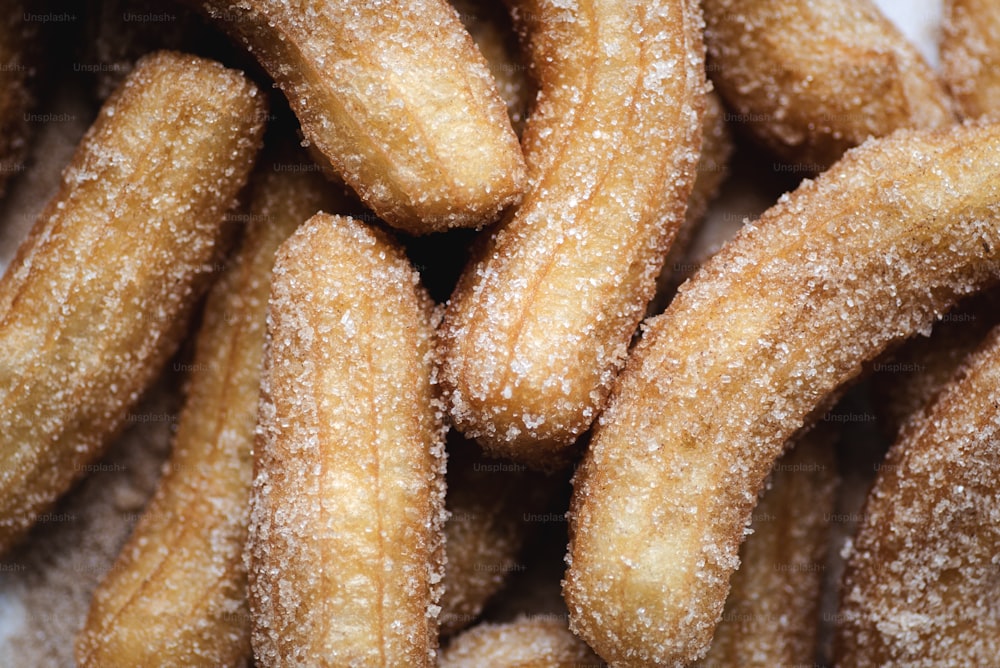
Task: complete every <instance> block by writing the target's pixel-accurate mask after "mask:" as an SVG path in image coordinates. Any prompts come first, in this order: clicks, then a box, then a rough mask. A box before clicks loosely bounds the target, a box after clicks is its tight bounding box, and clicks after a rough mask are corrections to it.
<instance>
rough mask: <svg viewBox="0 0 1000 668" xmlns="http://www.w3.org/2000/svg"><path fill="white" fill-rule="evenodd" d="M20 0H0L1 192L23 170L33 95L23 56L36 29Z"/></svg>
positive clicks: (26, 61) (30, 70) (28, 63)
mask: <svg viewBox="0 0 1000 668" xmlns="http://www.w3.org/2000/svg"><path fill="white" fill-rule="evenodd" d="M24 9H25V8H24V4H23V3H22V2H21V1H20V0H3V1H2V2H0V195H3V193H4V190H5V188H6V184H7V179H9V178H10V177H12V176H14V175H15V174H17V173H19V172H21V171H22V170H23V169H24V156H25V154H26V153H27V150H28V140H27V134H28V123H27V121H26V118H25V116H26V112H27V111H28V108H29V107H30V105H31V101H32V95H31V92H30V90H29V88H28V80H29V78H30V76H31V72H32V68H33V65H32V64H31V63H30V62H28V60H27V59H26V58H25V54H26V51H27V50H28V48H29V44H30V43H31V42H32V41H33V40H34V39H35V33H36V32H37V30H35V29H34V28H33V27H32V26H31V25H30V24H28V23H27V22H26V21H24V20H23V18H24V15H25V13H26V12H25V11H24Z"/></svg>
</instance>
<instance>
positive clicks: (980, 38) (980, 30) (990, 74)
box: [941, 0, 1000, 118]
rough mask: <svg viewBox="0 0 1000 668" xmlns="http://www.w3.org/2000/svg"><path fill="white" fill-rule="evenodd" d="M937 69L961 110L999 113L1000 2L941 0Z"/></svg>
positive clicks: (972, 114)
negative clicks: (942, 13)
mask: <svg viewBox="0 0 1000 668" xmlns="http://www.w3.org/2000/svg"><path fill="white" fill-rule="evenodd" d="M941 69H942V77H943V78H944V81H945V84H947V86H948V90H949V91H951V94H952V96H953V97H954V98H955V100H956V102H958V105H959V107H960V108H961V110H962V113H963V114H965V115H966V116H968V117H970V118H976V117H978V116H982V115H984V114H992V115H994V116H997V115H998V114H1000V5H998V4H997V3H996V2H993V0H945V3H944V21H943V23H942V30H941Z"/></svg>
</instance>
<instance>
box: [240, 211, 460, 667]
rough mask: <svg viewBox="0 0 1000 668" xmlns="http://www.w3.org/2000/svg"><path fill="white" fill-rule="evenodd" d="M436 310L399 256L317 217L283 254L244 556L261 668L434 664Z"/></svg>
mask: <svg viewBox="0 0 1000 668" xmlns="http://www.w3.org/2000/svg"><path fill="white" fill-rule="evenodd" d="M432 327H433V323H432V303H431V301H430V298H429V297H428V296H427V295H426V294H425V292H424V290H423V288H422V286H420V284H419V282H418V276H417V273H416V272H415V271H414V270H413V268H412V267H411V266H410V264H409V262H408V261H407V260H406V258H405V256H404V255H403V252H402V251H401V250H400V249H399V248H398V247H397V246H395V245H394V244H393V243H392V242H391V240H390V239H389V238H388V237H387V236H386V235H384V234H383V233H381V232H379V231H377V230H374V229H369V228H368V227H366V226H364V225H363V224H362V223H360V222H357V221H354V220H352V219H350V218H341V217H333V216H328V215H324V214H319V215H316V216H314V217H313V218H311V219H310V220H309V221H308V222H307V223H306V224H305V225H304V226H303V227H301V228H299V230H298V231H297V232H296V233H295V234H294V235H293V236H292V237H291V238H290V239H289V240H288V241H287V242H285V244H284V245H283V246H282V248H281V250H280V251H279V253H278V257H277V261H276V264H275V268H274V273H273V277H272V286H271V299H270V308H269V313H268V343H267V348H266V351H265V355H264V360H265V361H264V372H263V378H262V382H261V400H260V413H259V423H260V427H259V430H260V431H259V432H258V438H257V448H256V451H255V461H254V473H255V478H254V484H253V491H252V496H251V511H250V538H249V542H248V545H247V555H248V566H249V582H250V610H251V613H252V617H253V636H252V641H253V648H254V654H255V657H256V658H257V660H258V661H259V662H260V663H261V664H262V665H276V663H280V664H281V665H286V666H317V665H323V666H347V665H384V666H431V665H433V662H434V657H435V650H436V648H437V631H438V623H437V615H438V612H439V608H438V605H437V602H438V599H439V596H440V590H441V578H442V570H443V556H444V545H443V539H442V536H443V531H442V527H443V524H444V520H445V515H446V513H445V510H444V460H445V453H444V433H443V431H444V430H443V426H442V411H441V406H440V405H439V403H438V401H437V399H436V397H435V388H434V386H433V384H432V371H433V365H434V361H435V360H434V349H433V345H432V340H433V330H432Z"/></svg>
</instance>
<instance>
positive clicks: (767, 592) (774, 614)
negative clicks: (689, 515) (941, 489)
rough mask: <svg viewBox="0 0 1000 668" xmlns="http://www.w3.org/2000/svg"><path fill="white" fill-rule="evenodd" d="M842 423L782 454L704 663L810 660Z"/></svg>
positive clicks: (734, 665)
mask: <svg viewBox="0 0 1000 668" xmlns="http://www.w3.org/2000/svg"><path fill="white" fill-rule="evenodd" d="M836 436H837V431H836V430H835V429H829V428H824V427H821V426H818V427H817V428H815V429H812V430H810V431H809V432H808V433H807V434H805V435H804V436H803V437H802V438H801V439H799V441H798V443H797V444H796V445H794V449H793V450H792V451H791V452H789V453H788V454H787V455H785V456H784V457H782V458H781V459H780V460H778V462H777V464H775V467H774V471H772V473H771V479H770V486H769V487H768V488H767V490H766V491H765V492H764V494H763V496H762V497H761V500H760V502H759V503H758V504H757V508H756V509H755V510H754V513H753V522H752V523H751V524H750V528H751V529H752V530H753V533H752V534H750V535H749V536H748V537H747V539H746V540H745V541H744V542H743V545H742V546H741V547H740V568H739V570H738V571H736V572H735V573H733V577H732V580H731V582H730V585H731V587H730V589H729V597H728V598H727V599H726V607H725V610H724V611H723V613H722V621H720V622H719V625H718V626H717V627H716V628H715V636H714V637H713V638H712V647H711V649H710V650H709V651H708V654H707V655H706V656H705V658H704V659H702V660H701V661H699V662H697V663H696V664H694V665H695V666H697V667H698V668H742V667H744V666H745V667H748V668H749V667H751V666H760V668H772V667H773V666H810V665H812V664H813V660H814V659H815V657H816V631H817V620H818V618H819V602H820V595H821V594H822V585H823V577H822V576H823V561H824V559H825V557H826V549H827V542H828V539H829V533H830V531H829V529H830V524H829V521H828V518H829V515H830V513H831V512H832V511H833V505H834V500H835V498H834V496H835V494H834V493H835V491H836V487H837V461H836V458H835V457H834V451H833V448H834V445H835V442H836Z"/></svg>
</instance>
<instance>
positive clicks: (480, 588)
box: [441, 439, 552, 636]
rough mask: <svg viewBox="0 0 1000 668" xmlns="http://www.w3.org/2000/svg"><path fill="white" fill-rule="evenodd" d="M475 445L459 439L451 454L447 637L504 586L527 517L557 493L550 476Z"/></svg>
mask: <svg viewBox="0 0 1000 668" xmlns="http://www.w3.org/2000/svg"><path fill="white" fill-rule="evenodd" d="M478 449H479V448H477V447H476V445H475V444H473V443H469V442H467V441H465V440H464V439H453V440H452V441H451V447H450V448H449V457H448V495H447V504H446V505H447V508H448V511H449V512H450V516H449V517H448V522H447V524H445V539H446V540H445V554H446V555H447V557H448V559H447V566H446V568H445V572H444V593H443V594H442V595H441V635H442V636H449V635H452V634H454V633H455V632H456V631H459V630H461V629H463V628H465V627H466V626H468V625H469V624H471V623H472V622H473V621H474V620H475V619H476V618H477V617H478V616H479V614H480V613H481V612H482V611H483V607H484V606H485V605H486V603H487V602H488V601H489V600H490V598H492V597H493V595H494V594H496V593H497V592H498V591H500V589H501V588H502V587H503V586H504V584H505V583H506V581H507V578H508V576H509V575H510V573H511V572H513V571H517V570H520V569H521V568H523V564H520V563H518V561H517V560H518V558H519V556H520V554H521V548H522V547H523V546H524V542H525V540H526V539H527V538H528V535H529V533H530V531H529V525H528V524H527V522H526V521H525V519H524V518H525V516H526V515H532V514H539V513H542V512H544V510H545V507H546V505H547V503H548V501H549V499H550V497H551V496H552V494H551V482H552V481H550V480H546V478H545V476H543V475H541V474H539V473H534V472H531V471H528V470H526V467H525V466H523V465H521V464H514V463H512V462H504V461H499V460H491V459H486V458H485V457H483V456H482V455H480V454H479V453H478Z"/></svg>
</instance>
